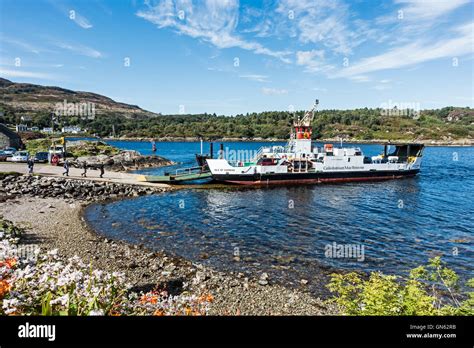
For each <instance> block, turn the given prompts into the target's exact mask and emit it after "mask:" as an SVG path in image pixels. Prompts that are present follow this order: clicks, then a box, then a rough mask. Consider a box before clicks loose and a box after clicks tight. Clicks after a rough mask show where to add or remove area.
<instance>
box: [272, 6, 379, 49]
mask: <svg viewBox="0 0 474 348" xmlns="http://www.w3.org/2000/svg"><path fill="white" fill-rule="evenodd" d="M276 12H277V13H279V14H280V15H282V19H280V20H284V21H285V22H286V23H287V24H288V25H289V30H288V31H289V32H290V33H293V35H296V36H297V37H298V39H299V40H300V42H302V43H304V44H308V43H314V44H319V45H323V46H325V47H327V48H329V49H331V50H332V51H334V52H335V53H338V54H345V55H348V54H351V53H352V50H353V48H355V47H356V46H358V45H360V44H361V43H362V42H364V41H365V40H366V39H367V37H368V36H370V35H372V34H371V32H370V31H368V30H367V29H368V27H367V25H366V22H364V21H362V20H357V21H352V22H351V16H352V13H351V12H350V11H349V6H347V5H346V4H345V3H343V2H342V1H339V0H282V1H280V3H279V5H278V8H277V9H276ZM290 14H292V16H291V18H290V16H289V15H290ZM291 35H292V34H290V36H291Z"/></svg>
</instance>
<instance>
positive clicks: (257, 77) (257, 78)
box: [239, 75, 268, 82]
mask: <svg viewBox="0 0 474 348" xmlns="http://www.w3.org/2000/svg"><path fill="white" fill-rule="evenodd" d="M239 77H241V78H243V79H247V80H250V81H257V82H268V76H266V75H239Z"/></svg>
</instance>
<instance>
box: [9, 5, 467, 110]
mask: <svg viewBox="0 0 474 348" xmlns="http://www.w3.org/2000/svg"><path fill="white" fill-rule="evenodd" d="M473 58H474V0H384V1H378V0H367V1H360V0H359V1H357V0H352V1H349V0H281V1H266V0H262V1H240V2H239V1H237V0H199V1H192V0H176V1H173V0H146V1H140V0H75V1H72V0H64V1H62V0H0V77H3V78H6V79H9V80H12V81H15V82H28V83H35V84H41V85H50V86H60V87H63V88H69V89H73V90H81V91H88V92H95V93H99V94H103V95H105V96H108V97H110V98H112V99H114V100H116V101H120V102H125V103H129V104H134V105H138V106H140V107H142V108H144V109H146V110H150V111H153V112H157V113H158V112H161V113H163V114H178V113H204V112H207V113H216V114H219V115H236V114H240V113H247V112H260V111H268V110H292V109H296V110H301V109H307V108H309V107H310V106H311V105H312V104H313V102H314V100H315V99H319V100H320V108H321V109H353V108H359V107H383V106H384V105H396V104H397V103H399V104H404V105H414V106H417V107H418V108H420V109H430V108H441V107H444V106H450V105H452V106H470V107H473V106H474V97H473V95H474V84H473V83H474V82H473V73H474V59H473Z"/></svg>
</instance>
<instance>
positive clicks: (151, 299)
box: [140, 294, 158, 304]
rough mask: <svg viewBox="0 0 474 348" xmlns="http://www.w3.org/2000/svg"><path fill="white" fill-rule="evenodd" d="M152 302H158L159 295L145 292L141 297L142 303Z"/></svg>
mask: <svg viewBox="0 0 474 348" xmlns="http://www.w3.org/2000/svg"><path fill="white" fill-rule="evenodd" d="M147 302H148V303H151V304H156V303H157V302H158V296H156V295H152V294H151V295H149V294H145V295H143V296H142V297H141V298H140V303H142V304H144V303H147Z"/></svg>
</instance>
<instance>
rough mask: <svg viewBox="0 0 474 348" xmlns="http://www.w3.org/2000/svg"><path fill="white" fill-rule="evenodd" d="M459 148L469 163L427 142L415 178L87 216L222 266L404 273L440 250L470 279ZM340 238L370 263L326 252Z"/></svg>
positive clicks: (300, 274)
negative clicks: (361, 251) (360, 247)
mask: <svg viewBox="0 0 474 348" xmlns="http://www.w3.org/2000/svg"><path fill="white" fill-rule="evenodd" d="M455 150H456V151H458V156H459V158H460V159H463V160H464V161H463V162H460V161H457V162H456V161H452V156H451V153H452V151H454V150H453V149H451V148H428V149H427V151H426V155H425V158H424V161H425V164H424V165H423V169H422V173H421V175H419V176H418V177H416V178H413V179H405V180H395V181H389V182H377V183H361V184H344V185H319V186H304V187H277V188H268V189H242V188H238V189H237V188H236V189H230V190H229V189H226V190H221V189H209V190H180V191H176V192H168V193H165V194H161V195H154V196H146V197H139V198H136V199H131V200H124V201H117V202H113V203H109V204H106V205H102V204H97V205H92V206H90V207H88V208H87V210H86V219H87V221H88V222H89V223H90V224H91V225H92V226H93V227H94V228H95V229H96V230H97V231H98V232H99V233H101V234H103V235H105V236H107V237H109V238H117V239H123V240H126V241H128V242H131V243H141V242H145V243H146V244H147V246H148V247H151V248H155V249H164V250H167V251H169V252H172V253H175V254H178V255H181V256H183V257H186V258H189V259H192V260H194V261H199V262H203V263H206V264H209V265H211V266H213V267H216V268H219V269H223V270H236V271H237V270H238V271H244V272H261V271H263V270H265V271H267V272H269V273H272V274H274V275H275V278H278V279H280V280H281V281H283V282H292V283H295V284H298V283H299V280H300V279H301V278H304V279H310V280H311V279H318V278H320V277H321V275H322V274H325V273H327V272H328V271H330V270H331V269H334V268H337V269H346V270H362V271H373V270H381V271H384V272H386V273H398V274H402V273H405V272H406V271H407V270H408V269H409V268H411V267H415V266H417V265H420V264H423V263H425V262H426V261H427V259H428V258H429V257H432V256H433V255H443V257H444V259H445V260H446V261H448V262H449V264H450V265H451V266H452V267H453V268H454V269H455V270H456V271H458V272H459V273H460V274H461V275H462V276H463V277H464V278H467V277H469V276H471V277H472V273H473V272H472V271H473V267H472V264H473V256H472V255H473V243H472V242H473V238H472V237H473V226H474V214H473V213H474V204H473V201H472V198H471V196H472V192H473V191H474V180H473V177H472V175H471V173H472V172H473V170H474V165H473V163H474V149H472V148H460V149H455ZM468 161H470V162H468ZM334 242H335V243H338V244H361V245H363V246H364V252H365V258H364V261H363V262H360V261H356V260H354V259H338V258H327V257H325V247H326V246H327V245H328V244H332V243H334ZM456 248H457V249H456ZM455 250H457V251H458V254H457V255H455V254H454V251H455ZM203 254H205V255H206V257H205V258H203ZM237 254H238V255H239V256H240V261H239V262H236V261H235V260H234V257H235V255H237ZM313 283H317V282H313ZM310 285H311V286H312V288H311V289H312V290H313V291H316V292H318V291H320V290H321V289H319V288H318V287H317V285H315V284H312V283H311V282H310Z"/></svg>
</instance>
